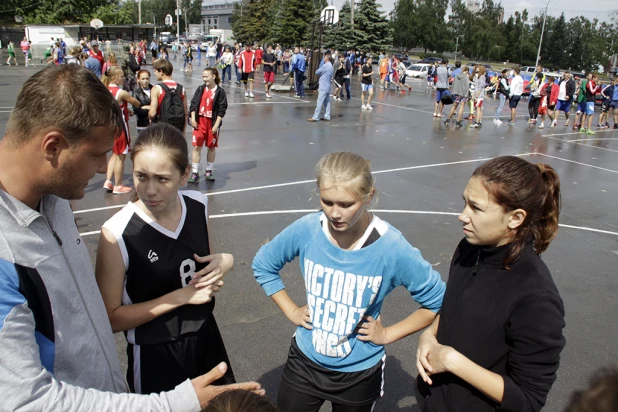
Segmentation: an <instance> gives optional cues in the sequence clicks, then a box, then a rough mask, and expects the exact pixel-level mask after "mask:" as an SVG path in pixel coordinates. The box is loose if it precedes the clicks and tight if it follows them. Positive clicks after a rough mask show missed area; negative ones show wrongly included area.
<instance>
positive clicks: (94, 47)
mask: <svg viewBox="0 0 618 412" xmlns="http://www.w3.org/2000/svg"><path fill="white" fill-rule="evenodd" d="M88 55H89V56H92V57H94V58H95V59H97V60H98V61H99V63H101V67H103V65H104V64H105V59H104V58H103V52H102V51H101V50H99V42H98V41H96V40H93V41H91V42H90V50H88Z"/></svg>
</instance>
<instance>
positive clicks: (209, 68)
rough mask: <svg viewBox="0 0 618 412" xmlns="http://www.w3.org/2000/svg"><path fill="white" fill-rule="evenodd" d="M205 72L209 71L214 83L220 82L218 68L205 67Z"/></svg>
mask: <svg viewBox="0 0 618 412" xmlns="http://www.w3.org/2000/svg"><path fill="white" fill-rule="evenodd" d="M204 71H205V72H211V73H212V75H213V76H215V84H216V85H217V86H218V85H219V83H221V78H220V77H219V70H217V68H216V67H207V68H205V69H204Z"/></svg>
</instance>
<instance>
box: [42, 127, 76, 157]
mask: <svg viewBox="0 0 618 412" xmlns="http://www.w3.org/2000/svg"><path fill="white" fill-rule="evenodd" d="M68 148H69V143H68V142H67V140H66V138H65V137H64V135H63V134H62V133H60V132H59V131H57V130H52V131H50V132H47V133H46V134H45V136H43V140H42V141H41V150H42V151H43V157H44V158H45V160H47V161H48V162H55V161H57V160H58V157H59V156H60V153H61V152H62V151H63V150H67V149H68Z"/></svg>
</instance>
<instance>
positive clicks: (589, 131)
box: [586, 130, 596, 135]
mask: <svg viewBox="0 0 618 412" xmlns="http://www.w3.org/2000/svg"><path fill="white" fill-rule="evenodd" d="M586 134H590V135H593V134H596V132H593V131H592V130H586Z"/></svg>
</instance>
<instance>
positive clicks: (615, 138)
mask: <svg viewBox="0 0 618 412" xmlns="http://www.w3.org/2000/svg"><path fill="white" fill-rule="evenodd" d="M599 131H600V132H601V131H606V130H599ZM589 140H594V141H596V140H618V137H591V138H590V139H576V140H569V142H587V141H589Z"/></svg>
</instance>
